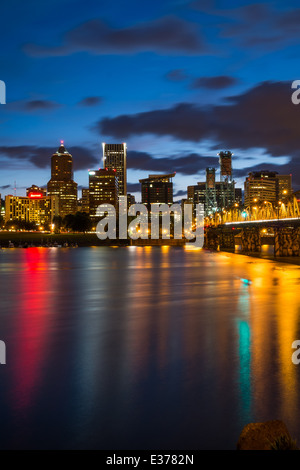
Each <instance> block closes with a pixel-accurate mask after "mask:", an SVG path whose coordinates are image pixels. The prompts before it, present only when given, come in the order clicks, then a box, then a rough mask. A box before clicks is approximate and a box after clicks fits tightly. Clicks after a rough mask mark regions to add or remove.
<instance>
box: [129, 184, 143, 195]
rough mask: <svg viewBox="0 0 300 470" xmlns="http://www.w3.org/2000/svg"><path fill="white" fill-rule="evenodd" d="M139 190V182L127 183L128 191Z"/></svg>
mask: <svg viewBox="0 0 300 470" xmlns="http://www.w3.org/2000/svg"><path fill="white" fill-rule="evenodd" d="M140 191H141V185H140V183H127V192H128V193H129V194H130V193H138V192H140Z"/></svg>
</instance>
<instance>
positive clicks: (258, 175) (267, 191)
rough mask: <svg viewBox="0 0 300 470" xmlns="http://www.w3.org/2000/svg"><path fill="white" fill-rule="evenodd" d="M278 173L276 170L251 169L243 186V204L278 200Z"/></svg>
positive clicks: (272, 202) (273, 202)
mask: <svg viewBox="0 0 300 470" xmlns="http://www.w3.org/2000/svg"><path fill="white" fill-rule="evenodd" d="M277 175H278V173H277V172H276V171H267V170H262V171H253V172H251V173H249V175H248V177H247V178H246V181H245V183H244V186H245V206H246V207H247V206H251V205H253V204H254V205H256V203H261V202H264V201H267V202H269V203H271V204H275V203H276V201H277V200H278V178H277Z"/></svg>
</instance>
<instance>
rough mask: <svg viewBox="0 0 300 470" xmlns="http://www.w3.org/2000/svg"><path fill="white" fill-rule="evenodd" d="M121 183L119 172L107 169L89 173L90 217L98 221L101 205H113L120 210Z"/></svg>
mask: <svg viewBox="0 0 300 470" xmlns="http://www.w3.org/2000/svg"><path fill="white" fill-rule="evenodd" d="M118 198H119V181H118V176H117V171H116V170H115V169H113V170H109V169H107V168H104V169H100V170H90V171H89V189H88V199H89V215H90V217H91V218H93V219H97V218H98V217H97V208H98V206H100V205H101V204H111V205H112V206H114V207H115V208H116V210H118Z"/></svg>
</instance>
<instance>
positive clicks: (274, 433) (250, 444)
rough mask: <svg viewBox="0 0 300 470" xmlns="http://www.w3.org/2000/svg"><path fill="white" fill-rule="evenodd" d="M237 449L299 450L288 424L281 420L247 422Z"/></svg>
mask: <svg viewBox="0 0 300 470" xmlns="http://www.w3.org/2000/svg"><path fill="white" fill-rule="evenodd" d="M237 450H298V447H297V445H296V442H295V441H294V440H293V439H292V438H291V436H290V434H289V431H288V429H287V427H286V425H285V424H284V423H283V422H282V421H280V420H274V421H266V422H264V423H250V424H247V425H246V426H245V427H244V429H243V430H242V432H241V435H240V437H239V440H238V443H237Z"/></svg>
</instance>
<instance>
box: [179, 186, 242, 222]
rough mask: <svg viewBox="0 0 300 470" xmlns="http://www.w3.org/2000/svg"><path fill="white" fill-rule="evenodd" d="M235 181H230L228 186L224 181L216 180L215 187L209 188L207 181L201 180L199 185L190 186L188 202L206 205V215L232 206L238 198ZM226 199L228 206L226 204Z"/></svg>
mask: <svg viewBox="0 0 300 470" xmlns="http://www.w3.org/2000/svg"><path fill="white" fill-rule="evenodd" d="M234 185H235V183H234V181H232V182H228V183H227V184H226V186H224V185H223V183H222V182H220V181H216V182H215V184H214V188H208V187H207V186H208V184H207V181H205V182H199V183H198V184H197V185H194V186H188V188H187V194H188V202H189V203H190V204H193V205H194V208H195V207H196V204H203V205H204V212H205V215H210V214H213V213H214V212H217V211H220V210H223V209H225V208H226V207H231V206H232V205H233V204H234V203H235V200H236V196H235V187H234ZM224 199H225V200H226V201H227V206H224Z"/></svg>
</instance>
